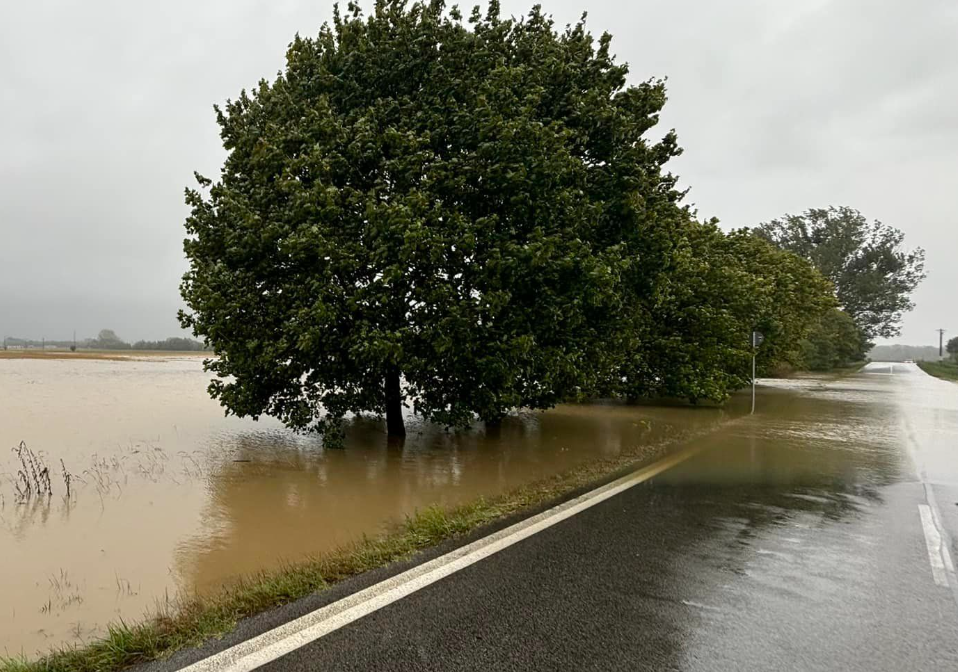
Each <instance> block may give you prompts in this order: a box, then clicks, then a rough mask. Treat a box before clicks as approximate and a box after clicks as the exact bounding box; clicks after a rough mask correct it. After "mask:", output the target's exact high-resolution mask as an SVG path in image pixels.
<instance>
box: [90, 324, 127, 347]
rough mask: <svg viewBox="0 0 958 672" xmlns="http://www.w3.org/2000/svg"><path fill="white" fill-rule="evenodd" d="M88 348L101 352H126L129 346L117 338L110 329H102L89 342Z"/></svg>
mask: <svg viewBox="0 0 958 672" xmlns="http://www.w3.org/2000/svg"><path fill="white" fill-rule="evenodd" d="M90 346H91V347H93V348H99V349H101V350H127V349H129V347H130V344H129V343H127V342H126V341H124V340H123V339H122V338H120V337H119V336H117V335H116V332H114V331H113V330H112V329H103V330H101V331H100V333H99V334H98V335H97V337H96V338H95V339H93V340H92V341H90Z"/></svg>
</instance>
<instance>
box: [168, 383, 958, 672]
mask: <svg viewBox="0 0 958 672" xmlns="http://www.w3.org/2000/svg"><path fill="white" fill-rule="evenodd" d="M760 404H761V406H760V409H759V410H760V412H759V414H758V415H757V416H755V417H754V418H743V419H740V420H736V421H734V426H733V429H732V430H730V431H732V432H733V436H734V440H733V441H729V437H728V432H723V436H722V437H721V443H720V444H719V445H710V442H715V441H718V440H719V439H717V438H716V437H714V436H706V437H702V438H700V439H698V440H697V441H698V443H699V445H698V446H696V448H699V449H700V452H698V453H697V454H696V455H695V456H694V457H692V458H690V459H689V460H687V461H685V462H683V463H682V464H680V465H679V466H677V467H675V468H672V469H670V470H668V471H666V472H664V473H663V474H661V475H660V476H657V477H656V478H653V479H652V480H650V481H648V482H645V483H643V484H641V485H638V486H636V487H632V488H630V489H628V490H625V491H624V492H622V493H621V494H618V495H616V496H614V497H611V498H609V499H607V500H605V501H603V502H601V503H599V504H596V505H595V506H592V507H591V508H588V509H586V510H584V511H582V512H580V513H578V514H577V515H574V516H572V517H569V518H568V519H565V520H563V521H562V522H559V523H557V524H555V525H553V526H551V527H549V528H548V529H545V530H543V531H542V532H540V533H538V534H535V535H534V536H530V537H529V538H526V539H524V540H522V541H521V542H519V543H516V544H515V545H512V546H510V547H508V548H505V549H504V550H502V551H500V552H498V553H496V554H494V555H491V556H490V557H487V558H485V559H483V560H482V561H480V562H476V563H475V564H472V565H470V566H468V567H465V568H464V569H462V570H461V571H458V572H456V573H454V574H451V575H450V576H448V577H446V578H443V579H442V580H439V581H437V582H436V583H433V584H431V585H428V586H426V587H424V588H422V589H421V590H419V591H417V592H415V593H413V594H411V595H409V596H408V597H405V598H404V599H400V600H398V601H395V602H393V603H391V604H388V605H387V606H384V607H383V608H381V609H378V610H376V611H374V612H372V613H370V614H368V615H366V616H364V617H363V618H360V619H359V620H356V621H355V622H352V623H350V624H348V625H346V626H344V627H342V628H340V629H338V630H335V631H333V632H331V633H330V634H328V635H326V636H324V637H322V638H319V639H316V640H315V641H311V642H309V643H306V644H305V645H304V646H302V647H301V648H298V649H296V650H294V651H292V652H290V653H287V654H286V655H283V656H281V657H279V658H277V659H275V660H273V661H272V662H268V663H266V664H265V665H264V666H262V667H261V668H258V669H263V670H270V671H276V672H279V671H283V672H291V671H298V670H316V669H322V670H560V669H561V670H565V669H569V670H618V669H621V670H925V669H928V670H958V581H956V577H955V572H954V567H953V565H952V562H951V560H952V558H953V557H955V553H956V551H958V548H956V547H955V546H954V544H953V542H952V540H954V539H955V538H958V506H956V503H958V460H956V459H955V451H956V449H958V386H955V385H954V384H952V383H946V382H943V381H939V380H936V379H933V378H931V377H929V376H927V375H925V374H924V373H922V372H921V371H920V370H919V369H918V368H917V367H915V366H913V365H900V364H895V365H880V364H873V365H870V366H869V367H867V368H866V369H865V370H864V371H863V372H861V373H859V374H857V375H854V376H849V377H846V378H842V379H839V380H836V381H833V382H823V381H821V380H813V381H801V380H799V381H784V382H778V383H773V384H769V386H767V387H766V388H764V389H763V394H762V395H761V397H760ZM777 404H788V405H789V406H790V408H789V409H787V410H788V412H781V411H782V409H776V405H777ZM763 410H764V414H763ZM361 587H364V586H363V585H357V586H356V588H361ZM340 590H343V588H341V589H340ZM335 597H337V595H336V594H333V595H332V596H330V598H329V599H333V598H335ZM317 606H319V605H317ZM302 612H303V607H302V606H299V607H297V606H295V605H294V606H293V607H291V609H290V610H288V612H287V614H286V615H285V616H284V614H283V613H282V612H276V613H274V614H271V615H268V616H267V617H265V619H261V620H260V624H259V625H256V624H253V625H249V624H247V625H246V626H244V627H246V628H247V629H252V630H253V632H250V633H249V634H256V632H255V630H256V629H257V628H259V629H260V630H262V629H264V628H265V625H268V624H269V623H270V622H273V623H275V622H278V621H281V620H283V619H284V618H290V617H294V616H299V615H300V614H301V613H302ZM240 634H241V635H242V634H243V633H242V628H241V633H240ZM214 646H215V645H214ZM197 657H199V654H196V653H191V654H185V655H184V656H179V657H177V658H175V659H174V660H173V661H170V662H168V663H165V664H163V665H157V666H154V669H176V668H178V667H182V665H183V664H185V663H187V662H192V660H195V659H196V658H197ZM224 669H225V668H224ZM243 669H252V668H243Z"/></svg>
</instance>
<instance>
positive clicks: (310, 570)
mask: <svg viewBox="0 0 958 672" xmlns="http://www.w3.org/2000/svg"><path fill="white" fill-rule="evenodd" d="M694 436H695V434H685V435H684V436H678V437H675V438H674V439H673V440H672V441H669V442H666V443H662V444H659V445H657V446H642V447H637V448H636V449H634V450H632V451H629V452H626V453H623V454H621V455H619V456H617V457H614V458H607V459H604V460H600V461H597V462H592V463H589V464H587V465H582V466H579V467H577V468H574V469H572V470H569V471H566V472H564V473H562V474H559V475H557V476H554V477H551V478H548V479H544V480H541V481H537V482H534V483H531V484H528V485H525V486H523V487H520V488H518V489H516V490H513V491H511V492H508V493H506V494H504V495H501V496H498V497H494V498H483V499H478V500H475V501H473V502H470V503H468V504H464V505H459V506H454V507H450V508H440V507H431V508H428V509H425V510H423V511H420V512H418V513H416V515H414V516H411V517H409V518H407V519H406V521H405V522H404V523H402V524H401V525H398V526H397V527H396V528H395V529H393V530H392V531H390V532H387V533H385V534H384V535H382V536H380V537H377V538H367V539H364V540H362V541H360V542H357V543H354V544H351V545H349V546H345V547H343V548H341V549H340V550H338V551H335V552H333V553H331V554H328V555H324V556H322V557H318V558H315V559H313V560H309V561H306V562H302V563H298V564H293V565H289V566H287V567H284V568H282V569H280V570H277V571H271V572H264V573H261V574H258V575H254V576H251V577H247V578H245V579H243V580H241V581H238V582H236V583H235V584H233V585H231V586H228V587H226V588H225V589H224V590H223V592H221V593H220V594H218V595H216V596H213V597H204V598H190V599H180V600H178V601H177V602H176V603H175V604H170V605H168V606H166V607H164V608H163V609H162V610H160V611H159V612H158V613H155V614H152V615H150V616H149V617H147V619H146V620H144V621H143V622H141V623H137V624H128V623H124V622H119V623H115V624H113V625H111V626H110V627H109V630H108V632H107V634H106V636H105V637H103V638H102V639H100V640H98V641H93V642H90V643H89V644H85V645H80V646H75V647H63V648H60V649H55V650H53V651H51V652H50V653H48V654H47V655H45V656H44V657H42V658H40V659H37V660H28V659H26V658H23V657H19V658H0V672H41V671H42V672H115V671H117V670H123V669H126V668H128V667H131V666H133V665H137V664H139V663H145V662H149V661H152V660H157V659H159V658H163V657H166V656H168V655H170V654H172V653H173V652H175V651H178V650H180V649H183V648H186V647H189V646H194V645H197V644H200V643H202V642H203V641H204V640H207V639H210V638H213V637H217V636H220V635H223V634H225V633H227V632H229V631H230V630H232V629H233V627H234V626H235V625H236V623H237V621H239V620H240V619H242V618H244V617H247V616H252V615H254V614H257V613H260V612H263V611H266V610H268V609H271V608H273V607H277V606H280V605H283V604H287V603H289V602H292V601H294V600H297V599H299V598H302V597H305V596H307V595H310V594H312V593H315V592H319V591H322V590H324V589H326V588H328V587H329V586H331V585H333V584H335V583H337V582H340V581H343V580H344V579H347V578H350V577H353V576H356V575H358V574H361V573H363V572H366V571H369V570H371V569H376V568H379V567H383V566H385V565H389V564H391V563H394V562H398V561H401V560H405V559H408V558H409V557H410V556H412V555H413V554H415V553H417V552H419V551H422V550H425V549H427V548H429V547H432V546H435V545H437V544H439V543H440V542H443V541H447V540H450V539H456V538H459V537H463V536H465V535H466V534H468V533H470V532H473V531H475V530H476V529H477V528H479V527H481V526H483V525H486V524H488V523H492V522H494V521H496V520H499V519H501V518H504V517H507V516H510V515H513V514H518V513H521V512H523V511H526V510H528V509H531V508H532V507H535V506H537V505H541V504H544V503H547V502H550V501H553V500H556V499H558V498H559V497H561V496H563V495H566V494H568V493H570V492H573V491H575V490H578V489H580V488H583V487H586V486H590V485H592V484H595V483H597V482H599V481H600V480H602V479H604V478H607V477H609V476H610V475H613V474H615V473H617V472H620V471H625V470H627V469H631V468H634V467H638V466H639V465H641V464H643V463H647V462H649V461H650V460H651V459H652V458H654V457H656V456H659V455H661V454H662V453H663V452H664V451H665V449H666V448H667V447H668V446H669V445H672V444H673V443H675V442H677V441H680V440H688V439H690V438H694Z"/></svg>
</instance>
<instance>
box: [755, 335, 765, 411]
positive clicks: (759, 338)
mask: <svg viewBox="0 0 958 672" xmlns="http://www.w3.org/2000/svg"><path fill="white" fill-rule="evenodd" d="M764 340H765V335H764V334H763V333H762V332H760V331H753V332H752V414H753V415H754V414H755V355H756V354H757V353H758V346H760V345H761V344H762V341H764Z"/></svg>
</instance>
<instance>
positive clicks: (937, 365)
mask: <svg viewBox="0 0 958 672" xmlns="http://www.w3.org/2000/svg"><path fill="white" fill-rule="evenodd" d="M918 366H920V367H921V369H922V371H924V372H925V373H928V374H931V375H933V376H935V377H936V378H942V379H944V380H953V381H956V382H958V362H954V361H952V362H950V361H948V360H942V361H940V362H918Z"/></svg>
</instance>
